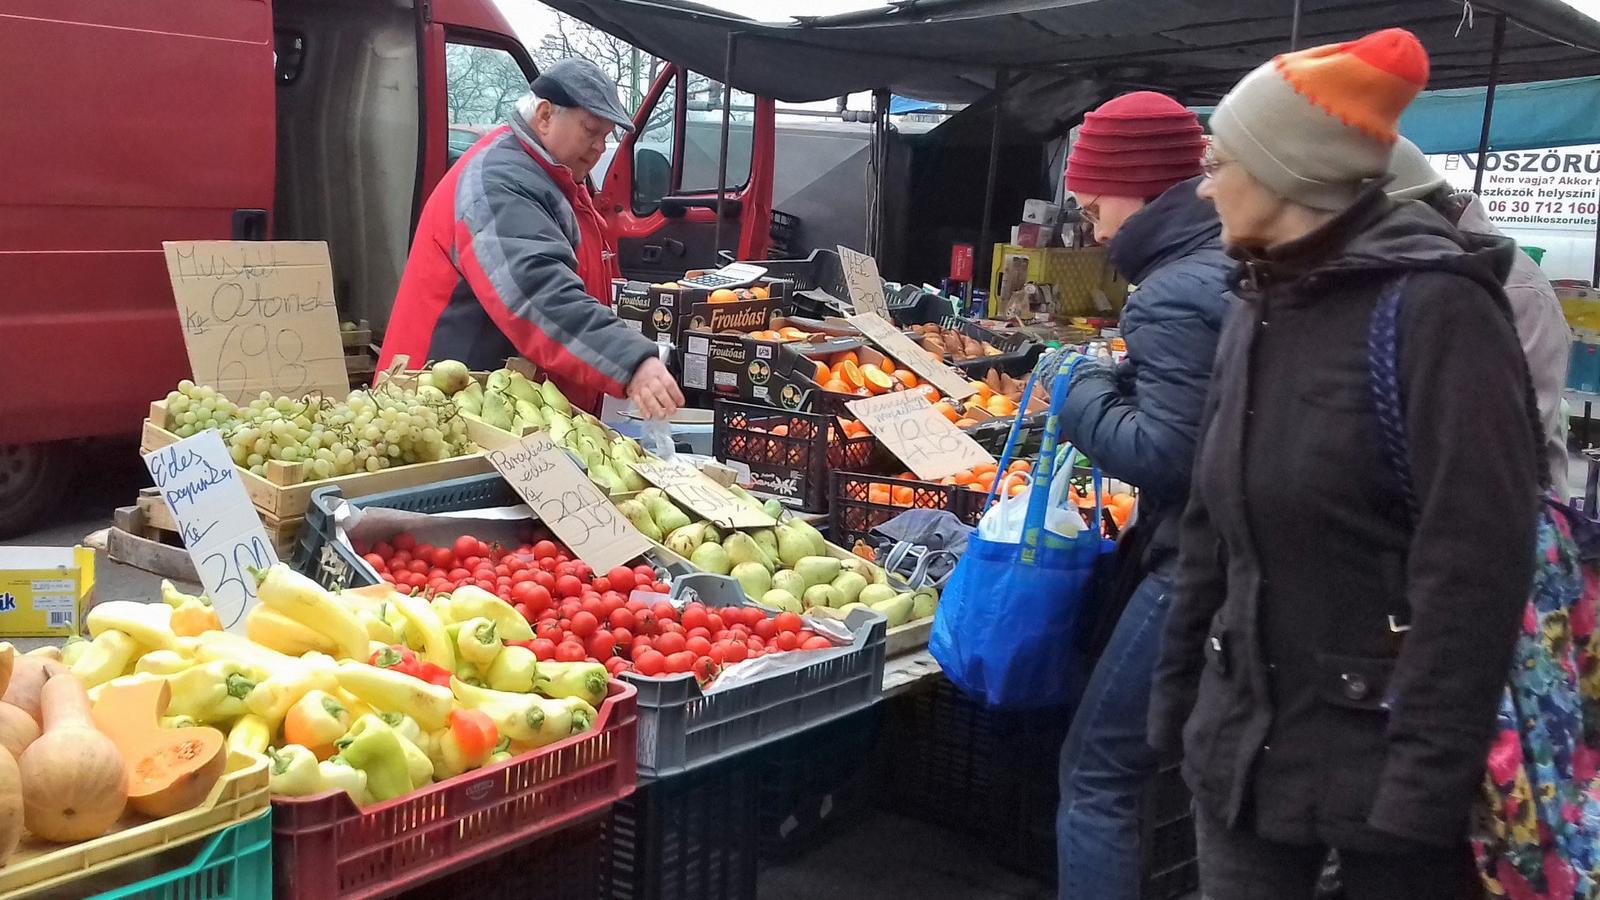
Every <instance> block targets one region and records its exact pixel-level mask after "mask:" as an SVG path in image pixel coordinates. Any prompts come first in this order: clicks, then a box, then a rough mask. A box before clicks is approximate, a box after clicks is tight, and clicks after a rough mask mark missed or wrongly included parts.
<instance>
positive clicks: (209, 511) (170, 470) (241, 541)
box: [144, 429, 278, 634]
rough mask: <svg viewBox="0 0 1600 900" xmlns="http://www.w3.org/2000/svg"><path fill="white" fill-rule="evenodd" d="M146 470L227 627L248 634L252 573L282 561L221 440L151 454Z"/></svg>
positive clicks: (208, 438) (197, 439)
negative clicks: (245, 630)
mask: <svg viewBox="0 0 1600 900" xmlns="http://www.w3.org/2000/svg"><path fill="white" fill-rule="evenodd" d="M144 464H145V467H146V468H148V469H149V470H150V477H151V478H152V479H153V480H154V481H155V485H156V490H158V491H160V492H161V499H163V500H165V501H166V503H167V508H168V509H170V510H172V518H173V519H174V520H176V522H177V524H178V533H179V535H180V536H181V537H182V538H183V546H184V549H186V550H188V551H189V558H190V559H191V560H193V561H194V568H195V571H196V572H197V573H199V575H200V584H201V585H202V586H203V587H204V588H205V592H206V593H207V594H209V595H211V603H212V605H213V606H215V607H216V609H217V616H218V617H219V618H220V619H221V620H222V625H223V627H224V628H226V629H228V630H229V631H232V632H236V633H239V634H243V633H244V616H245V613H247V612H249V611H250V608H251V607H252V606H255V604H256V580H255V578H254V576H252V575H251V574H250V570H251V569H265V568H266V567H268V566H270V565H272V564H273V563H275V562H277V561H278V556H277V554H276V553H274V552H273V551H272V542H271V541H269V540H268V539H267V532H266V529H264V528H262V527H261V517H260V516H259V515H257V514H256V508H255V506H254V505H253V504H252V503H251V502H250V495H249V494H248V493H246V492H245V489H244V484H243V483H242V482H240V481H239V471H240V470H239V469H238V468H237V467H236V466H234V464H233V458H232V457H230V456H229V455H228V447H227V445H226V444H224V443H223V442H222V435H220V434H218V433H217V431H216V430H215V429H207V430H205V431H202V432H200V433H199V434H197V435H194V436H192V437H186V438H184V439H183V440H181V441H178V442H177V443H175V444H169V445H167V446H165V447H162V448H161V449H159V450H154V451H152V452H150V453H146V454H145V455H144Z"/></svg>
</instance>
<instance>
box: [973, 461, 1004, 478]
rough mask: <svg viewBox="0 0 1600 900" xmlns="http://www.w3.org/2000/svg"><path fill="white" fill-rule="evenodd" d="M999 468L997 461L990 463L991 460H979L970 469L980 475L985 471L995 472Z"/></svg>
mask: <svg viewBox="0 0 1600 900" xmlns="http://www.w3.org/2000/svg"><path fill="white" fill-rule="evenodd" d="M999 470H1000V464H999V463H992V462H981V463H978V464H977V465H975V466H973V467H972V471H973V472H975V473H977V474H979V475H982V474H983V473H985V472H990V473H993V472H997V471H999Z"/></svg>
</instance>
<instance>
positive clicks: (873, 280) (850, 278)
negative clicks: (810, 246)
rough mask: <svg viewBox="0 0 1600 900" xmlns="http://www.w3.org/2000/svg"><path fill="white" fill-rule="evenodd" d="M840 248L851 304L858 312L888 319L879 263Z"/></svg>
mask: <svg viewBox="0 0 1600 900" xmlns="http://www.w3.org/2000/svg"><path fill="white" fill-rule="evenodd" d="M838 247H839V264H840V265H842V266H843V267H844V283H845V286H846V287H848V288H849V289H850V303H851V304H852V305H853V306H855V308H856V312H857V313H873V314H876V315H879V316H883V317H884V318H888V317H889V302H888V301H887V300H885V299H883V276H882V275H879V274H878V261H877V260H875V259H873V258H872V257H870V256H868V255H866V254H865V253H859V252H857V251H855V250H851V249H850V248H849V247H846V246H844V245H843V244H840V245H838Z"/></svg>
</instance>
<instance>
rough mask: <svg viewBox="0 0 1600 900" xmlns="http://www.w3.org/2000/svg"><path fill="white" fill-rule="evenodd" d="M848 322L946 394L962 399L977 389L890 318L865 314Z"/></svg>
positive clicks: (853, 317) (851, 318) (852, 317)
mask: <svg viewBox="0 0 1600 900" xmlns="http://www.w3.org/2000/svg"><path fill="white" fill-rule="evenodd" d="M848 321H849V322H850V324H851V325H854V326H855V327H856V328H858V329H860V330H861V333H862V334H864V335H866V336H867V337H868V338H869V339H871V341H872V342H873V343H874V344H877V345H878V346H879V347H881V348H882V349H883V352H885V353H887V354H889V355H890V356H892V357H894V358H895V359H896V360H897V361H898V362H901V363H904V364H905V365H907V366H909V367H910V368H911V371H913V372H915V373H917V374H918V375H921V376H922V380H923V381H926V382H928V383H929V384H931V385H933V386H934V387H936V388H938V389H939V392H940V393H942V394H944V395H945V396H946V397H954V398H955V399H957V400H960V399H961V398H963V397H970V396H972V395H973V394H974V393H976V392H977V390H978V389H977V388H975V387H973V386H972V383H971V382H969V381H968V380H967V378H966V377H965V376H964V375H962V374H961V373H960V372H957V371H956V370H955V369H952V368H950V367H949V366H947V365H945V364H944V363H943V362H941V361H939V360H937V359H934V358H933V357H931V356H929V355H928V351H926V350H924V349H922V348H921V347H919V346H917V345H916V344H915V343H914V342H912V340H911V339H910V338H908V337H906V336H905V335H903V334H901V333H900V329H898V328H896V327H894V325H893V324H892V323H890V322H889V321H888V320H887V319H882V318H879V317H878V316H873V315H863V316H851V317H850V318H849V320H848Z"/></svg>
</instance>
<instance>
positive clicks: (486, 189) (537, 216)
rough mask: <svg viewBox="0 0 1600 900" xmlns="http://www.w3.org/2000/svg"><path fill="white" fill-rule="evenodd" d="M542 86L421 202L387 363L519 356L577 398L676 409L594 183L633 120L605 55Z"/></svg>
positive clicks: (387, 338) (679, 397)
mask: <svg viewBox="0 0 1600 900" xmlns="http://www.w3.org/2000/svg"><path fill="white" fill-rule="evenodd" d="M532 91H533V92H532V94H531V95H530V96H527V97H524V98H522V100H521V101H520V102H519V103H518V104H517V111H516V113H515V114H514V115H512V116H511V120H510V122H509V123H508V124H507V125H503V126H501V127H499V128H496V129H495V130H494V131H491V132H490V133H489V134H487V135H484V136H483V138H481V139H480V140H479V141H478V142H477V143H476V144H474V145H473V146H472V148H471V149H470V150H468V151H467V152H466V154H465V155H463V156H462V157H461V159H460V161H459V162H457V163H456V165H455V166H453V167H452V168H451V169H450V171H449V172H448V173H446V174H445V177H444V178H443V179H442V180H440V182H439V185H438V187H436V188H434V191H433V195H432V196H430V197H429V198H428V202H427V204H426V205H425V206H424V207H423V208H422V217H421V219H420V220H419V221H418V223H417V234H416V238H415V240H414V241H413V243H412V245H411V255H410V257H409V258H408V259H407V260H406V269H405V273H404V274H403V275H402V276H401V278H400V289H399V292H398V294H397V295H396V297H395V302H394V312H393V313H392V314H391V316H390V318H389V329H388V331H387V332H386V333H385V335H384V340H383V353H382V354H381V355H380V357H379V360H378V366H379V370H380V371H381V370H382V369H384V368H387V366H388V365H389V361H390V360H391V359H393V358H394V356H395V355H396V354H401V353H403V354H406V355H408V356H410V357H411V360H412V361H413V363H418V364H420V363H421V362H422V361H423V360H430V359H431V360H440V359H456V360H460V361H461V362H464V363H466V364H467V366H468V367H469V368H472V369H495V368H499V367H500V366H502V365H504V363H505V361H506V359H507V358H508V357H513V356H521V357H524V358H526V359H528V360H530V361H532V362H533V363H534V364H535V365H537V366H538V367H539V368H540V370H542V371H544V372H545V373H547V374H548V375H549V377H550V378H551V380H552V381H554V382H555V384H556V386H557V387H559V388H560V389H561V391H562V393H564V394H566V395H567V398H568V399H569V400H571V401H572V403H573V404H574V405H576V406H578V407H580V408H583V409H588V410H591V411H598V408H599V405H600V397H601V395H602V394H610V395H612V396H614V397H621V396H627V397H628V398H630V399H632V400H633V401H634V404H635V405H636V406H637V407H638V408H639V411H640V412H641V413H643V414H644V415H646V416H649V417H663V416H668V415H671V414H672V413H673V412H674V411H676V410H677V408H678V407H679V406H681V405H682V404H683V393H682V392H681V391H680V390H679V389H678V385H677V383H676V382H675V381H673V379H672V376H671V375H670V374H669V373H668V372H667V367H666V366H665V365H664V364H663V363H662V362H661V359H660V357H659V356H657V347H656V343H655V342H654V341H651V340H649V339H647V338H645V337H644V336H643V335H642V334H640V333H639V332H638V331H635V330H634V329H632V328H629V327H628V326H627V325H626V324H624V323H623V322H622V320H620V319H618V318H617V316H616V314H615V313H613V312H612V311H611V309H610V308H609V307H610V297H611V279H612V278H614V277H617V276H618V275H620V270H619V269H618V267H617V260H616V252H615V250H614V249H613V248H612V245H611V241H610V239H609V238H608V236H607V235H606V223H605V219H604V218H603V217H601V215H600V213H599V211H598V210H596V209H595V207H594V201H593V198H592V197H591V196H590V194H589V190H588V188H587V187H586V186H585V183H584V182H585V179H586V178H587V177H588V175H589V170H590V169H592V168H593V167H594V164H595V163H596V162H597V161H599V159H600V155H601V154H602V153H603V152H604V151H605V142H606V136H607V135H608V134H610V133H611V131H612V129H613V128H617V127H620V128H624V129H628V130H630V131H631V130H632V128H633V126H632V124H631V123H630V122H629V120H628V116H627V114H626V113H624V112H623V110H622V107H621V106H619V105H618V103H617V95H616V86H615V85H613V84H612V83H611V81H610V80H609V79H608V78H606V76H605V75H604V74H603V73H602V72H601V71H600V69H599V67H597V66H596V65H595V64H594V63H591V62H589V61H588V60H583V59H566V60H562V61H561V62H558V63H556V64H555V65H553V66H551V67H550V68H548V69H546V70H545V71H544V73H543V74H541V75H540V76H539V77H538V78H536V79H534V82H533V85H532Z"/></svg>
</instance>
